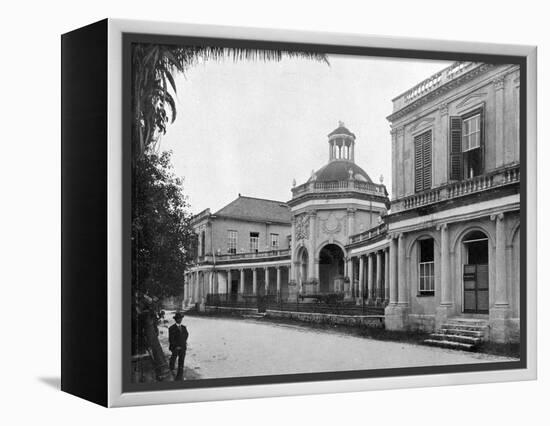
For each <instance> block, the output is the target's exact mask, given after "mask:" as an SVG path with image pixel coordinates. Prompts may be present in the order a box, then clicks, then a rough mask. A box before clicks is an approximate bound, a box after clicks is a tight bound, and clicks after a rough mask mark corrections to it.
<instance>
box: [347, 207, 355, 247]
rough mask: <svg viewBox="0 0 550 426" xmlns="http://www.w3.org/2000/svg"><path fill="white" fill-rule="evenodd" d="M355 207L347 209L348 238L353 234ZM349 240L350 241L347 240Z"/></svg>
mask: <svg viewBox="0 0 550 426" xmlns="http://www.w3.org/2000/svg"><path fill="white" fill-rule="evenodd" d="M356 210H357V209H352V208H350V209H347V213H348V238H350V237H351V236H352V235H353V234H355V212H356ZM349 242H351V241H349Z"/></svg>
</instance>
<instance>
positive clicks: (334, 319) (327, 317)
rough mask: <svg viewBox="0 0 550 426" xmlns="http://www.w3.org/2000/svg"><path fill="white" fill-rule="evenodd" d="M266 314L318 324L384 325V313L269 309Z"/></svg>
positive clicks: (270, 316) (380, 326)
mask: <svg viewBox="0 0 550 426" xmlns="http://www.w3.org/2000/svg"><path fill="white" fill-rule="evenodd" d="M265 316H266V317H268V318H283V319H293V320H298V321H304V322H314V323H318V324H323V323H325V324H342V325H354V326H357V325H360V326H365V327H375V328H383V327H384V316H383V315H336V314H319V313H314V312H293V311H277V310H273V309H267V310H266V312H265Z"/></svg>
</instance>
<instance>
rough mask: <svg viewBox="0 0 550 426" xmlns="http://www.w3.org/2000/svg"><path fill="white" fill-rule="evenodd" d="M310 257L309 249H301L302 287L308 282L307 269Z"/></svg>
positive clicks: (299, 261)
mask: <svg viewBox="0 0 550 426" xmlns="http://www.w3.org/2000/svg"><path fill="white" fill-rule="evenodd" d="M308 260H309V256H308V253H307V249H306V248H305V247H302V248H300V250H299V251H298V265H297V267H298V276H297V279H298V283H299V285H300V287H301V286H302V285H304V284H305V283H306V281H307V267H308Z"/></svg>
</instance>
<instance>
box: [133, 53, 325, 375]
mask: <svg viewBox="0 0 550 426" xmlns="http://www.w3.org/2000/svg"><path fill="white" fill-rule="evenodd" d="M283 57H289V58H293V57H297V58H305V59H310V60H316V61H321V62H325V63H326V64H328V60H327V58H326V56H325V55H322V54H318V53H306V52H288V51H285V52H283V51H280V50H262V49H243V48H224V47H204V46H186V47H180V46H175V45H160V44H135V45H134V46H133V50H132V67H133V69H132V74H133V79H132V113H133V120H132V150H133V155H132V167H133V169H134V181H135V176H136V174H135V171H136V168H138V167H139V162H140V161H142V160H146V159H147V156H145V155H144V154H145V153H147V152H148V150H150V149H151V148H152V147H154V146H155V145H156V144H157V143H158V140H159V136H161V135H163V134H164V133H166V128H167V125H168V124H169V123H173V122H174V120H175V119H176V113H177V110H176V102H175V100H174V97H173V95H172V93H173V94H174V95H175V94H176V93H177V89H176V83H175V81H174V74H175V73H176V72H179V73H182V74H184V73H185V72H186V70H187V69H189V67H191V66H193V65H195V64H196V63H197V62H199V61H209V60H221V59H226V58H229V59H233V60H234V61H241V60H262V61H280V60H281V59H282V58H283ZM171 92H172V93H171ZM133 183H134V185H133V186H134V202H133V203H132V204H133V206H132V210H133V211H132V220H133V221H134V220H135V218H136V217H138V213H139V208H140V206H139V205H138V203H136V202H135V200H136V199H137V197H136V194H137V190H138V188H137V185H136V182H133ZM139 234H140V233H139V232H133V235H132V239H133V244H132V249H133V251H134V254H133V256H134V259H137V250H139V247H140V244H139V240H140V235H139ZM133 275H134V276H133V277H132V278H133V279H132V284H133V287H134V285H135V284H136V283H137V282H138V280H139V277H138V276H137V271H134V274H133ZM136 287H137V285H136ZM133 292H134V294H136V295H138V294H140V293H139V289H137V288H133ZM146 302H147V299H146V298H145V297H144V296H143V295H141V296H137V297H136V300H134V302H133V309H132V312H133V315H134V320H133V321H132V323H133V328H134V333H136V335H135V337H136V340H137V341H141V342H143V343H144V344H145V345H146V346H147V350H148V351H149V353H150V355H151V358H152V362H153V368H154V371H155V375H156V377H157V380H172V377H171V375H170V372H169V370H168V366H167V363H166V358H165V357H164V353H163V350H162V348H161V345H160V343H159V341H158V337H157V334H158V333H157V330H156V321H157V317H156V310H155V308H153V307H152V306H151V305H150V303H146ZM144 307H145V308H144Z"/></svg>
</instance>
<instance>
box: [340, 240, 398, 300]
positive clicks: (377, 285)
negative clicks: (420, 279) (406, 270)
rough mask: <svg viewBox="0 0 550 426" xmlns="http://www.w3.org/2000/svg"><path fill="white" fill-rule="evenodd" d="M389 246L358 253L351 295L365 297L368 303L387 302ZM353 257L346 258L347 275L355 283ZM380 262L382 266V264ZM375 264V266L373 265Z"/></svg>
mask: <svg viewBox="0 0 550 426" xmlns="http://www.w3.org/2000/svg"><path fill="white" fill-rule="evenodd" d="M389 254H390V250H389V248H387V247H385V248H383V249H380V250H376V251H373V252H371V253H368V254H365V255H360V256H358V257H359V276H358V285H357V288H353V287H352V290H351V292H352V295H355V296H356V298H357V299H358V300H362V299H366V300H367V303H368V304H377V305H381V304H383V303H385V304H387V303H389V295H390V294H391V293H392V292H391V290H390V282H389V265H390V262H389ZM353 259H354V257H352V258H350V259H349V260H348V265H347V275H348V276H349V277H350V281H351V282H352V283H355V277H354V272H353V264H354V260H353ZM382 264H383V265H384V266H382ZM375 265H376V266H375Z"/></svg>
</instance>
